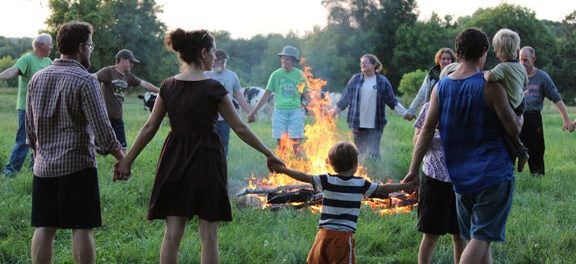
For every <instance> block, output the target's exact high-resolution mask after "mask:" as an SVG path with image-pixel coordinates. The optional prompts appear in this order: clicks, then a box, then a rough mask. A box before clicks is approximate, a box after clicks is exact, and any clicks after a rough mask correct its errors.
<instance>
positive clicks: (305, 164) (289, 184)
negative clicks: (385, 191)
mask: <svg viewBox="0 0 576 264" xmlns="http://www.w3.org/2000/svg"><path fill="white" fill-rule="evenodd" d="M301 61H302V64H304V63H305V59H302V60H301ZM304 75H305V76H306V79H307V82H308V86H309V92H308V95H309V102H308V105H307V107H306V110H307V113H308V114H309V115H310V116H311V117H312V120H313V121H312V122H310V123H309V124H307V125H306V127H305V129H304V136H305V142H303V144H302V145H301V148H302V151H303V152H304V153H305V154H304V157H302V156H300V155H294V153H292V151H291V150H292V144H293V142H291V140H290V139H289V138H288V136H284V137H282V138H281V139H280V144H279V145H278V148H277V149H276V155H277V156H278V157H279V158H280V159H282V160H283V161H284V162H285V164H286V166H287V167H288V168H291V169H295V170H299V171H304V172H307V173H309V174H320V173H326V172H332V171H331V168H330V167H329V166H326V161H325V160H326V156H327V154H328V150H329V149H330V147H332V145H333V144H334V143H336V142H338V141H340V140H343V139H342V137H341V136H340V135H339V133H338V128H337V127H336V123H337V121H338V120H337V119H336V117H334V116H333V115H330V114H329V113H330V109H332V108H333V107H332V102H331V101H330V97H328V96H323V95H322V87H323V86H324V85H326V81H324V80H322V79H318V78H314V77H313V75H312V72H311V68H310V67H309V66H305V67H304ZM299 89H303V87H299ZM356 175H359V176H362V177H366V178H368V179H369V177H368V175H367V173H366V169H365V168H364V167H362V166H359V168H358V171H357V174H356ZM237 196H238V201H239V205H240V206H260V207H262V208H272V209H276V208H282V207H286V206H290V207H293V208H310V209H311V210H313V211H318V212H319V210H320V208H321V206H322V205H321V203H322V194H321V193H318V192H315V191H314V190H313V188H312V186H311V185H310V184H301V183H300V182H297V181H295V180H293V179H291V178H290V177H288V176H284V175H280V174H270V175H268V177H266V178H263V179H256V177H252V178H251V179H249V180H248V187H247V188H246V189H244V190H243V191H242V192H240V193H239V194H238V195H237ZM417 201H418V199H417V197H416V195H412V196H411V195H408V194H406V193H403V192H397V193H392V194H390V195H389V197H388V198H386V199H366V200H365V201H364V202H363V204H365V205H368V206H370V207H371V208H372V209H374V210H375V211H377V212H378V213H379V214H393V213H400V212H410V211H412V208H413V207H414V206H415V205H416V203H417Z"/></svg>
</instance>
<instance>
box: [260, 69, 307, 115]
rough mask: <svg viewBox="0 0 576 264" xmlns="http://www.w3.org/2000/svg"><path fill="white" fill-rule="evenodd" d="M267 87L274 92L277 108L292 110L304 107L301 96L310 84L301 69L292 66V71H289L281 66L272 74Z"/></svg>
mask: <svg viewBox="0 0 576 264" xmlns="http://www.w3.org/2000/svg"><path fill="white" fill-rule="evenodd" d="M299 87H301V88H300V89H299ZM266 89H267V90H270V91H271V92H273V93H274V98H275V100H274V107H275V108H276V109H285V110H290V109H299V108H301V107H302V105H301V103H300V97H301V96H302V94H303V93H304V92H305V91H306V90H307V89H308V86H307V84H306V78H305V77H304V73H303V72H302V71H301V70H299V69H296V68H292V71H290V72H287V71H286V70H285V69H284V68H280V69H277V70H275V71H274V72H272V74H270V79H268V84H267V85H266Z"/></svg>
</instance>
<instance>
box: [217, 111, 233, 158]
mask: <svg viewBox="0 0 576 264" xmlns="http://www.w3.org/2000/svg"><path fill="white" fill-rule="evenodd" d="M216 133H218V135H219V136H220V140H222V145H224V153H226V158H228V143H229V142H230V126H229V125H228V123H226V121H224V120H218V121H217V122H216Z"/></svg>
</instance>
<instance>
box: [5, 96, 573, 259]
mask: <svg viewBox="0 0 576 264" xmlns="http://www.w3.org/2000/svg"><path fill="white" fill-rule="evenodd" d="M15 101H16V90H15V89H8V88H1V89H0V120H2V122H0V131H1V132H0V163H1V164H2V165H4V164H5V163H6V162H7V160H8V156H9V154H10V151H11V148H12V146H13V141H14V136H15V132H16V126H17V114H16V111H15V110H14V108H15ZM569 114H570V116H571V118H574V117H576V111H575V109H574V108H570V109H569ZM543 115H544V117H543V119H544V122H545V135H546V144H547V145H546V156H545V159H546V176H545V177H542V178H534V177H531V176H530V174H529V173H528V172H524V173H521V174H517V175H516V176H517V180H516V193H515V197H514V204H513V208H512V212H511V215H510V218H509V222H508V228H507V242H505V243H495V244H493V247H492V253H493V258H494V262H495V263H574V260H576V250H574V249H576V206H575V204H576V192H575V191H574V190H575V188H576V183H575V181H574V180H573V179H572V177H574V174H575V172H576V163H575V162H573V158H574V156H575V154H574V153H575V152H576V144H575V143H574V140H575V139H574V136H575V135H574V134H569V133H566V132H562V130H561V119H560V116H559V115H558V113H557V112H556V110H555V108H553V107H552V106H551V104H547V105H546V109H545V110H544V111H543ZM147 117H148V112H146V111H145V110H144V109H143V108H142V103H141V101H140V100H139V99H137V98H136V95H131V96H129V97H128V98H127V102H126V105H125V118H126V119H125V122H126V125H127V136H128V144H129V145H130V144H131V143H132V142H133V139H134V137H135V136H136V134H137V132H138V129H139V128H140V126H141V125H142V124H143V123H144V122H145V120H146V119H147ZM251 127H252V129H253V130H254V131H255V132H256V133H257V134H258V135H259V136H260V137H261V138H262V140H263V141H264V142H265V143H266V144H267V145H268V146H269V147H274V146H275V142H274V140H272V139H271V138H270V124H269V123H256V124H252V125H251ZM338 127H339V129H340V131H341V134H342V136H343V138H346V137H347V130H346V126H345V122H344V120H343V118H341V120H340V122H339V124H338ZM168 130H169V126H168V122H167V120H166V121H165V122H164V125H163V126H162V127H161V129H160V131H159V133H158V134H157V135H156V137H155V138H154V139H153V140H152V141H151V142H150V144H149V145H148V146H147V147H146V149H145V150H144V151H143V152H142V154H141V155H140V156H139V157H138V159H137V160H136V162H135V164H134V166H133V175H134V176H133V177H132V179H131V180H130V181H128V182H112V180H111V179H112V165H113V163H114V159H113V158H112V157H102V156H100V157H98V171H99V176H100V193H101V201H102V213H103V222H104V226H103V227H102V228H99V229H96V230H95V239H96V247H97V262H98V263H158V259H159V249H160V243H161V241H162V235H163V228H164V223H163V222H162V221H153V222H150V221H147V220H146V213H147V203H148V198H149V195H150V190H151V186H152V181H153V178H154V171H155V168H156V162H157V159H158V155H159V153H160V149H161V147H162V144H163V141H164V138H165V136H166V134H167V132H168ZM412 134H413V128H412V122H407V121H404V120H402V119H400V118H398V117H396V116H391V117H389V123H388V127H387V128H386V129H385V131H384V137H383V140H382V144H381V149H382V153H383V159H382V162H381V163H378V164H375V163H373V164H366V166H367V167H368V172H369V175H375V177H372V178H373V179H375V180H385V178H388V177H390V178H392V179H393V180H394V181H395V182H397V181H398V180H400V179H402V178H403V176H404V174H405V173H406V170H407V168H408V165H409V162H410V156H411V151H412V143H411V142H412ZM26 166H27V162H26V164H25V167H26ZM527 171H528V170H527ZM251 175H256V176H257V177H263V176H266V175H267V170H266V168H265V159H264V157H263V156H262V155H260V154H259V153H258V152H256V151H255V150H253V149H251V148H250V147H248V146H247V145H246V144H244V143H243V142H241V141H240V139H239V138H238V137H236V136H235V135H232V136H231V144H230V159H229V185H230V194H231V197H232V198H233V199H232V205H233V216H234V221H232V222H231V223H225V224H221V227H220V229H219V244H220V258H221V263H274V264H276V263H305V260H306V256H307V253H308V249H309V248H310V246H311V245H312V242H313V241H314V237H315V234H316V225H317V220H318V215H317V214H313V213H311V212H309V211H308V210H300V211H299V210H293V209H282V210H278V211H270V210H261V209H258V208H239V207H237V206H236V200H235V194H236V193H237V192H238V191H239V190H241V189H242V188H244V187H245V186H246V179H247V178H249V177H250V176H251ZM31 184H32V173H31V172H30V171H29V170H28V169H27V168H24V169H23V170H22V171H21V172H20V173H19V174H18V176H17V177H16V178H13V179H8V178H6V177H4V176H0V263H30V239H31V236H32V232H33V229H32V227H31V226H30V204H31ZM415 226H416V213H415V212H412V213H407V214H398V215H389V216H379V215H377V214H375V213H373V212H372V210H371V209H369V208H363V210H362V215H361V216H360V220H359V223H358V232H357V233H356V235H355V239H356V254H357V261H358V263H416V262H417V261H416V256H417V251H418V245H419V241H420V238H421V234H420V233H418V232H417V231H416V228H415ZM197 228H198V227H197V221H196V220H192V221H190V222H189V224H188V228H187V231H186V234H185V237H184V239H183V241H182V245H181V248H180V262H181V263H198V262H199V250H200V246H199V242H198V235H197ZM451 262H452V247H451V240H450V238H449V237H448V236H445V237H443V238H442V239H441V241H440V242H439V245H438V247H437V249H436V251H435V255H434V263H451ZM55 263H73V258H72V256H71V254H70V232H69V231H66V230H60V231H58V234H57V239H56V242H55Z"/></svg>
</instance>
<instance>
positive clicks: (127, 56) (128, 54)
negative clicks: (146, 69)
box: [116, 49, 140, 63]
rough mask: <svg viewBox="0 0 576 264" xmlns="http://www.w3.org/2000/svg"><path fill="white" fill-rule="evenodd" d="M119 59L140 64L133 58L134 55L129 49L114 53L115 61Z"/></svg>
mask: <svg viewBox="0 0 576 264" xmlns="http://www.w3.org/2000/svg"><path fill="white" fill-rule="evenodd" d="M120 58H123V59H128V60H130V61H131V62H133V63H140V61H139V60H138V59H136V57H134V53H132V51H131V50H129V49H122V50H120V51H118V53H116V59H120Z"/></svg>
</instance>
